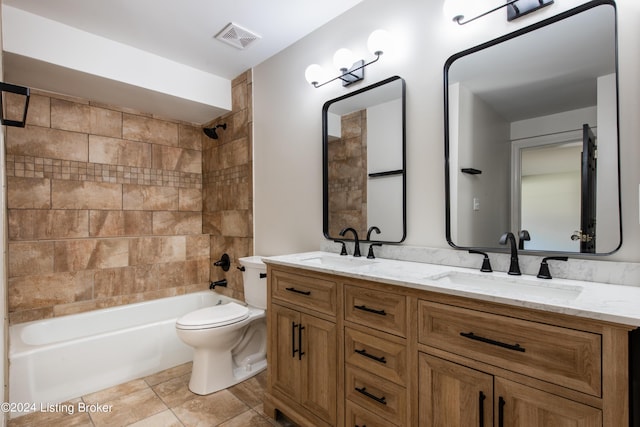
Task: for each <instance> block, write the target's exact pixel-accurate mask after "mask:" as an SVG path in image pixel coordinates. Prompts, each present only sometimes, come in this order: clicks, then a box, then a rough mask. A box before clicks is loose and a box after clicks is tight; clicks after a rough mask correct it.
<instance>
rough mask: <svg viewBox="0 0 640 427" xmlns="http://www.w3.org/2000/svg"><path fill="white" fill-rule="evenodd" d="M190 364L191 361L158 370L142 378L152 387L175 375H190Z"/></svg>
mask: <svg viewBox="0 0 640 427" xmlns="http://www.w3.org/2000/svg"><path fill="white" fill-rule="evenodd" d="M192 365H193V363H191V362H189V363H185V364H182V365H178V366H174V367H173V368H169V369H165V370H164V371H160V372H158V373H157V374H153V375H149V376H148V377H145V378H144V380H145V381H146V382H147V384H149V385H150V386H151V387H153V386H154V385H157V384H160V383H163V382H165V381H168V380H171V379H173V378H176V377H181V376H183V375H185V374H189V375H191V366H192Z"/></svg>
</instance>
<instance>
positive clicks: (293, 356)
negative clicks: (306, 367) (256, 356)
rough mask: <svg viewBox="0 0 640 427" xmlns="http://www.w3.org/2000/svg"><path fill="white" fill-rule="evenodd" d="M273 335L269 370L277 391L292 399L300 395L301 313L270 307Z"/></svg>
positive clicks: (274, 305)
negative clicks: (298, 350) (299, 335)
mask: <svg viewBox="0 0 640 427" xmlns="http://www.w3.org/2000/svg"><path fill="white" fill-rule="evenodd" d="M270 311H271V314H270V316H271V321H272V325H273V326H272V334H273V336H272V337H270V339H271V346H272V347H271V351H270V357H271V359H270V360H269V368H270V372H271V381H272V385H273V387H274V388H275V389H277V390H278V391H279V392H280V393H284V394H286V395H287V396H289V397H291V398H292V399H295V400H297V399H298V396H299V395H300V361H299V360H298V354H297V353H295V351H296V349H298V328H299V327H300V313H299V312H297V311H295V310H291V309H288V308H285V307H281V306H279V305H276V304H273V305H272V306H271V307H270Z"/></svg>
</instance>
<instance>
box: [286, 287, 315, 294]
mask: <svg viewBox="0 0 640 427" xmlns="http://www.w3.org/2000/svg"><path fill="white" fill-rule="evenodd" d="M285 290H287V291H289V292H295V293H296V294H302V295H311V291H301V290H300V289H296V288H285Z"/></svg>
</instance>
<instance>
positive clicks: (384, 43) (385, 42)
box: [367, 30, 391, 55]
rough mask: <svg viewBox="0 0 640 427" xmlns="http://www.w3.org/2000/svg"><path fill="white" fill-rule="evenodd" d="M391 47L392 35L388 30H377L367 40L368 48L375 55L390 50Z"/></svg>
mask: <svg viewBox="0 0 640 427" xmlns="http://www.w3.org/2000/svg"><path fill="white" fill-rule="evenodd" d="M390 47H391V35H390V34H389V32H388V31H386V30H375V31H374V32H373V33H371V35H370V36H369V39H368V40H367V48H369V52H371V53H373V54H374V55H381V54H382V53H384V52H389V48H390Z"/></svg>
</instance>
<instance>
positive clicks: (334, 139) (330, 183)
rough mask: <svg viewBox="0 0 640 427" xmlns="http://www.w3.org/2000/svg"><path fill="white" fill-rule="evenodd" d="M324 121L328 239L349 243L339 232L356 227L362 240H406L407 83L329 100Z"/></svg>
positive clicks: (385, 82)
mask: <svg viewBox="0 0 640 427" xmlns="http://www.w3.org/2000/svg"><path fill="white" fill-rule="evenodd" d="M322 122H323V138H322V139H323V159H324V165H323V184H324V191H323V194H324V201H323V209H324V215H323V222H324V224H323V231H324V235H325V237H326V238H328V239H334V240H344V238H343V237H342V236H340V231H341V230H342V229H344V228H347V227H352V228H353V229H355V230H356V231H357V233H358V236H359V238H360V239H361V240H371V241H379V242H390V243H397V242H401V241H403V240H404V238H405V236H406V221H405V217H406V209H405V203H406V202H405V198H406V197H405V84H404V80H403V79H401V78H400V77H397V76H396V77H391V78H389V79H386V80H383V81H381V82H378V83H376V84H373V85H371V86H368V87H365V88H362V89H359V90H357V91H354V92H351V93H349V94H347V95H345V96H342V97H339V98H336V99H332V100H330V101H328V102H326V103H325V105H324V107H323V109H322ZM372 227H377V228H375V229H372ZM370 230H371V231H370ZM378 231H379V232H378ZM368 232H369V233H370V238H369V239H367V234H368Z"/></svg>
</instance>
